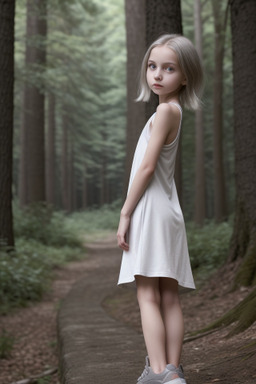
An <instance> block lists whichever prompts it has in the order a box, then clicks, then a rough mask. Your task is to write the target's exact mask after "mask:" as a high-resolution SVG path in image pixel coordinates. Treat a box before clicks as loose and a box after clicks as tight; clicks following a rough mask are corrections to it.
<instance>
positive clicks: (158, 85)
mask: <svg viewBox="0 0 256 384" xmlns="http://www.w3.org/2000/svg"><path fill="white" fill-rule="evenodd" d="M153 87H154V88H163V86H162V85H161V84H157V83H155V84H153Z"/></svg>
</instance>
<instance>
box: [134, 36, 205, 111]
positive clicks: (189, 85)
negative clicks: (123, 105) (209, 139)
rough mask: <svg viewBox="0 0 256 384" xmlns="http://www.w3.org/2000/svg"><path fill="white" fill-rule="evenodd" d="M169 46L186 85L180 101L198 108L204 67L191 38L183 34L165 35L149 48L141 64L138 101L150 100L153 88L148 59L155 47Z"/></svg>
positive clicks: (181, 92)
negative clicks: (149, 75) (176, 59)
mask: <svg viewBox="0 0 256 384" xmlns="http://www.w3.org/2000/svg"><path fill="white" fill-rule="evenodd" d="M163 45H165V46H167V47H169V48H170V49H172V50H173V51H174V52H175V53H176V55H177V58H178V62H179V65H180V68H181V71H182V73H183V74H184V76H185V78H186V85H184V86H183V87H182V88H181V91H180V96H179V97H180V103H181V105H182V106H184V107H185V108H187V109H193V110H196V109H198V108H199V107H200V106H201V100H200V96H201V93H202V89H203V69H202V63H201V60H200V58H199V55H198V53H197V51H196V49H195V47H194V46H193V44H192V43H191V41H190V40H189V39H187V38H186V37H184V36H181V35H175V34H172V35H163V36H161V37H159V39H157V40H156V41H155V42H154V43H152V44H151V45H150V47H149V48H148V50H147V52H146V54H145V56H144V59H143V61H142V65H141V72H140V82H139V95H138V97H137V99H136V101H149V98H150V94H151V89H150V88H149V86H148V83H147V67H148V59H149V56H150V53H151V51H152V49H153V48H155V47H158V46H163Z"/></svg>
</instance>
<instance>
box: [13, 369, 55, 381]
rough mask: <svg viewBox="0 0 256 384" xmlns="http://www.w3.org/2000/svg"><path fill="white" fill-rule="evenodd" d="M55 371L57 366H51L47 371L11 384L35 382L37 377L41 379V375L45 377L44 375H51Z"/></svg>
mask: <svg viewBox="0 0 256 384" xmlns="http://www.w3.org/2000/svg"><path fill="white" fill-rule="evenodd" d="M57 371H58V368H51V369H48V370H47V371H44V372H42V373H40V374H39V375H36V376H33V377H29V378H28V379H23V380H19V381H14V382H13V383H12V384H35V383H37V380H38V379H41V378H42V377H45V376H49V375H53V374H54V373H56V372H57Z"/></svg>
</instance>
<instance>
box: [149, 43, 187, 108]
mask: <svg viewBox="0 0 256 384" xmlns="http://www.w3.org/2000/svg"><path fill="white" fill-rule="evenodd" d="M147 83H148V86H149V87H150V89H151V90H152V91H153V92H154V93H155V94H156V95H158V96H159V102H160V103H164V102H169V101H171V100H173V101H174V100H176V101H179V92H180V90H181V88H182V86H183V85H185V84H186V78H185V76H184V74H183V73H182V71H181V68H180V65H179V63H178V59H177V55H176V53H175V52H174V51H173V50H172V49H170V48H168V47H167V46H165V45H162V46H158V47H155V48H153V49H152V51H151V53H150V55H149V59H148V67H147Z"/></svg>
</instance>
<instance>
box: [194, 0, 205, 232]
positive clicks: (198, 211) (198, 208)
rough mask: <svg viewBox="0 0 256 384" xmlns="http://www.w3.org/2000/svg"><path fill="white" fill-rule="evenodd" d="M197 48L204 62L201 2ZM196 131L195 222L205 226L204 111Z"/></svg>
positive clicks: (196, 12) (196, 6)
mask: <svg viewBox="0 0 256 384" xmlns="http://www.w3.org/2000/svg"><path fill="white" fill-rule="evenodd" d="M194 25H195V46H196V49H197V52H198V54H199V57H200V59H201V60H203V52H202V50H203V42H202V20H201V0H195V2H194ZM195 130H196V149H195V152H196V166H195V176H196V180H195V213H194V220H195V223H196V224H198V225H203V223H204V220H205V209H206V196H205V169H204V167H205V161H204V125H203V109H199V110H197V111H196V112H195Z"/></svg>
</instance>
